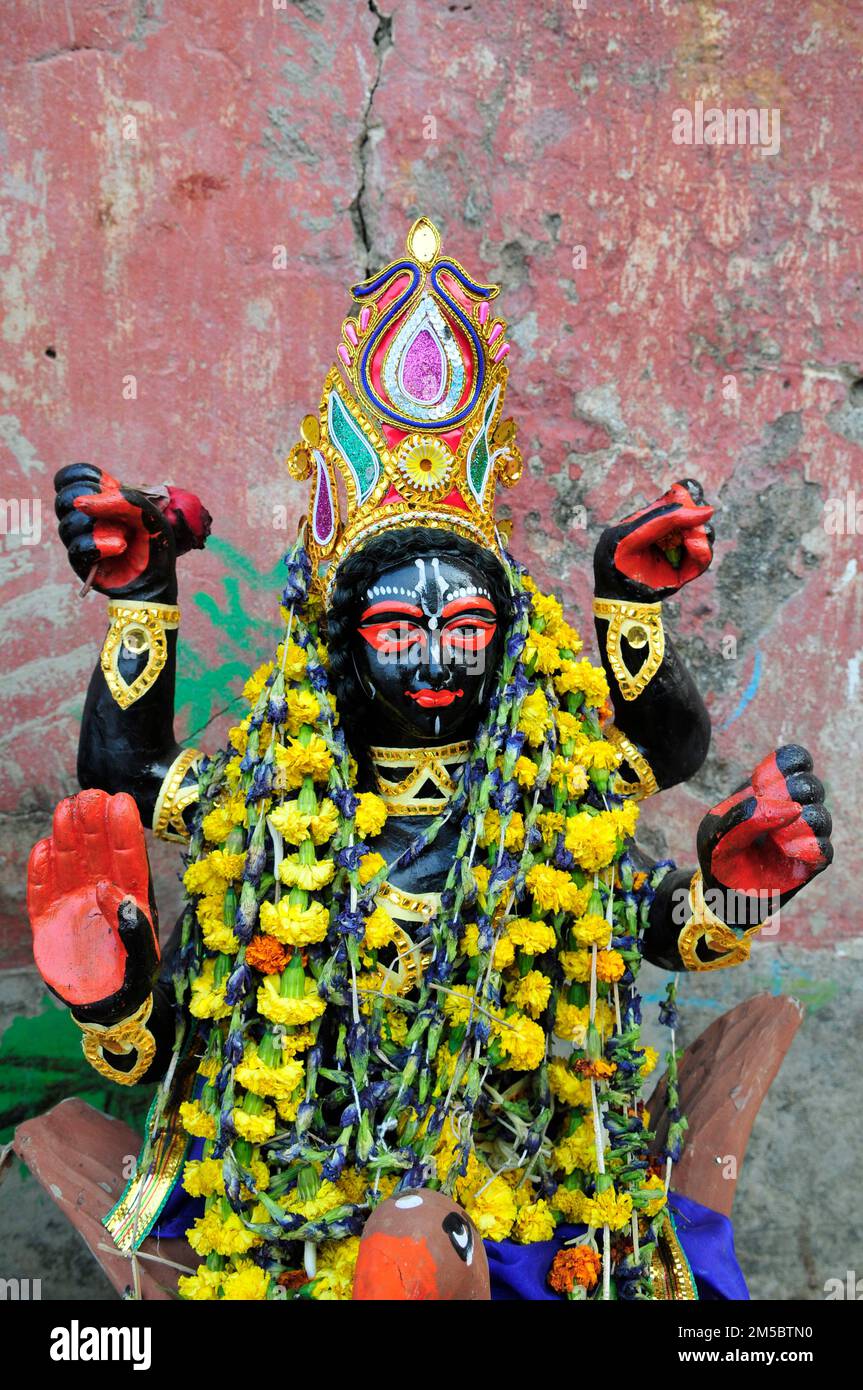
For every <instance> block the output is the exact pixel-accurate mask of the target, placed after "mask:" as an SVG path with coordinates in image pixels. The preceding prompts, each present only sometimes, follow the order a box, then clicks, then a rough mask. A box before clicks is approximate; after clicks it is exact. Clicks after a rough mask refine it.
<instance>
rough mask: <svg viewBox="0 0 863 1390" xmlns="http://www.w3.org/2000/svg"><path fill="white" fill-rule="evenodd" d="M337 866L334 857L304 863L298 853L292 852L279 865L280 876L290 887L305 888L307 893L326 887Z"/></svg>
mask: <svg viewBox="0 0 863 1390" xmlns="http://www.w3.org/2000/svg"><path fill="white" fill-rule="evenodd" d="M335 872H336V866H335V863H334V862H333V860H332V859H319V860H316V861H315V862H314V863H313V864H304V863H303V861H302V860H301V859H300V858H298V856H297V855H295V854H291V855H288V856H287V857H286V858H284V859H283V860H282V862H281V864H280V865H279V878H280V879H281V880H282V883H285V884H287V886H288V887H289V888H304V889H305V891H306V892H307V893H315V892H317V890H318V889H319V888H325V887H326V885H327V884H328V883H331V882H332V880H333V875H334V874H335Z"/></svg>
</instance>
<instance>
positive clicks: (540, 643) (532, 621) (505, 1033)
mask: <svg viewBox="0 0 863 1390" xmlns="http://www.w3.org/2000/svg"><path fill="white" fill-rule="evenodd" d="M286 563H287V567H288V583H287V586H286V589H285V593H284V595H283V603H284V607H283V609H282V612H283V615H284V618H285V622H286V632H285V637H284V640H283V642H282V643H280V645H279V647H278V650H277V652H276V656H275V660H274V661H273V662H270V663H266V664H265V665H263V666H261V667H260V668H258V670H257V671H256V672H255V673H254V674H253V676H251V677H250V679H249V680H248V681H247V683H246V687H245V695H246V698H247V700H248V702H249V706H250V708H249V713H248V714H247V716H246V717H245V718H244V719H243V720H242V721H241V723H240V724H239V725H238V726H237V727H236V728H235V729H232V730H231V732H230V736H229V744H228V747H227V748H226V750H225V751H224V752H223V753H222V754H220V755H218V756H217V757H216V758H214V759H213V760H211V761H210V762H208V763H205V765H204V768H203V771H202V774H201V783H200V804H199V809H198V816H197V819H196V823H195V826H194V829H193V834H192V841H191V845H190V850H189V856H188V867H187V869H186V872H185V886H186V890H187V894H188V901H187V908H186V911H185V914H184V918H183V929H182V941H181V949H180V953H179V957H178V961H179V965H178V969H177V974H176V977H175V988H176V992H177V999H178V1004H180V1005H182V1006H183V1007H185V1008H186V1009H187V1010H188V1011H189V1013H191V1015H192V1016H193V1018H194V1019H195V1020H196V1026H197V1029H198V1035H197V1039H196V1051H197V1052H198V1053H199V1055H200V1057H201V1062H200V1068H199V1070H200V1075H199V1080H198V1086H197V1088H196V1092H195V1095H194V1098H193V1099H192V1100H191V1101H187V1102H186V1103H184V1105H183V1106H182V1107H181V1118H182V1122H183V1124H184V1125H185V1128H186V1130H187V1132H188V1133H189V1134H190V1135H192V1136H194V1137H196V1138H198V1139H200V1140H202V1141H203V1153H202V1155H201V1156H200V1157H198V1158H195V1159H194V1160H192V1161H190V1162H188V1163H187V1165H186V1173H185V1178H184V1181H185V1185H186V1189H187V1191H189V1192H190V1193H192V1194H193V1195H198V1196H201V1197H203V1199H204V1201H205V1209H204V1213H203V1215H202V1216H201V1217H199V1218H198V1219H197V1220H196V1222H195V1224H194V1226H193V1227H192V1228H191V1230H190V1231H189V1240H190V1243H191V1244H192V1246H193V1248H194V1249H195V1250H197V1251H198V1252H199V1253H200V1254H201V1255H202V1256H203V1257H204V1259H205V1263H204V1264H203V1265H202V1266H201V1268H200V1269H199V1270H198V1271H197V1272H196V1273H195V1274H194V1275H192V1276H188V1277H184V1278H183V1279H181V1280H180V1289H181V1293H182V1295H183V1296H184V1297H186V1298H192V1299H207V1300H210V1299H219V1298H225V1299H238V1298H242V1299H250V1300H251V1299H263V1298H271V1299H272V1298H277V1299H278V1298H288V1297H290V1298H295V1297H300V1298H303V1297H314V1298H320V1299H343V1298H349V1297H350V1293H351V1285H352V1278H353V1267H354V1264H355V1261H356V1249H357V1246H358V1236H359V1234H360V1232H361V1230H362V1227H363V1224H364V1221H365V1218H366V1216H367V1215H368V1212H369V1211H370V1210H371V1208H372V1207H373V1206H374V1205H375V1204H376V1203H377V1202H379V1201H381V1200H383V1198H384V1197H386V1196H387V1195H388V1194H389V1193H390V1192H392V1191H393V1190H394V1189H395V1188H396V1187H397V1185H399V1184H401V1185H404V1186H410V1185H415V1184H418V1183H431V1184H433V1185H436V1186H438V1187H440V1188H442V1189H443V1190H444V1191H446V1192H448V1193H451V1194H452V1195H453V1196H454V1197H455V1198H456V1199H457V1200H459V1201H461V1202H462V1203H463V1204H464V1206H465V1207H466V1209H467V1211H468V1212H469V1213H470V1215H471V1217H472V1219H473V1221H474V1222H475V1224H476V1226H477V1228H478V1229H479V1231H480V1233H481V1234H482V1235H483V1236H486V1237H489V1238H491V1239H495V1240H500V1239H504V1238H507V1237H512V1238H514V1239H515V1240H517V1241H521V1242H527V1243H530V1242H534V1241H541V1240H549V1239H550V1238H551V1236H552V1235H553V1233H554V1231H555V1229H556V1228H557V1226H558V1225H559V1224H560V1223H561V1222H581V1223H583V1224H585V1225H586V1227H587V1232H586V1235H585V1237H584V1239H583V1241H582V1242H581V1243H580V1244H578V1245H576V1246H574V1247H572V1246H569V1247H565V1248H564V1249H563V1250H562V1251H560V1252H559V1253H558V1255H557V1256H556V1258H555V1260H554V1263H553V1266H552V1271H551V1275H550V1280H551V1283H552V1287H554V1288H555V1289H556V1290H557V1291H558V1292H562V1293H565V1294H566V1295H567V1296H568V1297H573V1296H578V1297H608V1296H609V1293H610V1288H611V1283H612V1281H613V1280H614V1279H615V1278H616V1277H619V1278H620V1279H625V1281H626V1287H627V1293H626V1296H627V1297H632V1296H636V1297H641V1298H650V1297H652V1293H651V1285H650V1279H649V1263H650V1257H651V1254H652V1251H653V1247H654V1244H655V1241H656V1238H657V1232H658V1229H659V1227H658V1223H659V1221H661V1220H662V1219H663V1215H662V1213H663V1209H664V1205H665V1195H666V1183H665V1181H663V1179H662V1177H660V1176H658V1175H657V1174H651V1173H650V1172H649V1168H648V1161H647V1146H648V1141H649V1139H650V1137H651V1136H650V1133H649V1131H648V1130H647V1128H646V1127H645V1124H644V1121H643V1115H642V1107H641V1102H640V1091H641V1085H642V1082H643V1077H644V1075H645V1074H646V1071H647V1069H648V1067H649V1066H650V1065H652V1064H654V1063H655V1056H654V1057H653V1058H651V1056H650V1055H649V1052H646V1051H645V1049H644V1048H643V1047H642V1046H641V1044H640V1041H639V1036H640V1019H641V1013H640V1001H639V998H638V995H637V992H636V989H635V977H636V974H637V970H638V963H639V959H640V953H639V949H638V942H639V936H640V933H641V931H642V930H643V926H644V923H645V920H646V912H647V907H648V905H649V901H650V898H651V896H652V892H653V889H654V888H655V885H656V883H657V882H658V881H659V879H660V878H661V876H662V873H663V872H665V871H666V869H667V867H668V866H666V865H663V866H659V867H658V869H657V870H655V871H653V872H652V874H651V876H650V877H648V876H646V875H644V874H639V875H636V874H635V872H634V870H633V867H632V864H631V862H630V860H629V857H628V855H627V853H626V841H627V839H628V838H629V837H630V836H631V835H632V833H633V830H634V828H635V824H636V820H637V817H638V807H637V805H636V804H635V803H634V802H622V801H621V800H620V798H619V797H617V796H616V795H614V793H613V791H612V784H613V778H614V771H615V768H616V766H617V763H618V761H619V754H618V753H617V752H616V751H615V750H614V748H613V747H612V746H611V745H610V744H609V743H607V742H606V740H605V739H604V737H603V733H602V729H601V726H600V711H601V710H602V709H603V707H604V706H605V704H606V701H607V698H608V686H607V683H606V681H605V677H604V675H603V673H602V672H601V671H600V670H598V669H597V668H595V667H594V666H592V665H591V664H590V663H589V662H588V661H586V660H583V659H577V657H578V652H579V651H580V648H581V642H580V639H579V638H578V636H577V634H576V633H575V632H574V631H573V629H572V628H571V627H569V626H568V625H567V624H566V623H565V622H564V620H563V615H562V610H561V607H560V604H559V603H558V601H557V600H556V599H554V598H553V597H551V596H549V595H543V594H541V593H540V592H539V591H538V590H537V589H536V587H535V585H534V584H533V583H532V581H531V580H530V578H529V577H528V576H527V575H526V574H525V573H524V571H523V570H521V569H520V568H519V567H518V566H517V565H516V564H515V563H514V562H510V563H509V565H508V577H509V580H510V583H511V586H512V592H513V601H514V610H515V616H514V618H513V621H512V624H511V627H510V630H509V632H508V634H507V640H506V646H505V655H504V658H503V662H502V668H501V672H500V678H499V681H498V685H497V688H496V690H495V691H494V693H493V695H492V698H491V701H490V705H489V711H488V716H487V719H486V722H485V724H484V725H483V727H482V728H481V729H480V730H479V732H478V734H477V736H476V739H475V741H474V745H473V752H472V755H471V758H470V760H469V762H468V763H467V764H466V765H465V768H464V769H463V772H462V776H461V780H460V782H459V784H458V787H457V791H456V793H455V795H454V797H453V800H452V802H451V804H450V806H449V807H448V809H447V812H446V813H445V815H447V816H455V817H456V820H457V823H458V824H459V826H460V838H459V842H458V846H457V850H456V853H455V856H454V860H453V865H452V868H451V870H450V873H449V876H448V878H447V881H446V883H445V885H444V889H443V893H442V896H441V907H440V910H439V912H438V913H437V914H436V916H435V917H434V919H433V920H432V922H431V923H430V925H429V926H428V928H427V929H426V934H425V935H424V937H423V940H422V945H423V951H424V954H425V955H426V956H427V958H428V963H427V964H426V966H425V969H424V973H423V976H422V979H421V981H420V985H419V987H418V989H417V991H416V995H415V997H413V998H400V997H396V996H393V995H392V994H389V993H388V992H387V990H386V989H385V988H383V987H382V986H381V979H382V975H381V972H380V962H379V960H378V953H379V952H382V951H384V950H385V949H386V947H387V946H388V944H389V943H390V942H391V940H392V928H393V924H392V921H391V919H390V918H389V916H388V914H387V913H386V911H385V910H384V909H383V908H382V907H381V906H379V905H378V904H377V903H376V894H377V890H378V888H379V887H380V885H381V883H382V882H383V881H384V879H385V877H386V874H387V872H388V866H387V865H386V864H385V863H384V861H383V859H382V858H381V856H380V855H378V854H376V853H375V852H374V851H373V850H371V849H370V848H369V845H368V843H367V841H368V840H369V839H373V838H374V836H375V835H377V834H378V833H379V832H380V830H381V828H382V827H383V825H384V823H385V820H386V808H385V806H384V804H383V802H382V801H381V799H380V798H379V797H378V796H376V795H375V794H374V793H372V792H369V791H366V790H359V789H357V788H356V787H355V767H354V764H353V761H352V759H351V758H350V756H349V753H348V749H347V746H346V743H345V740H344V736H343V734H342V732H341V730H340V728H339V724H338V718H337V714H336V712H335V709H334V701H333V699H332V696H331V693H330V690H329V686H328V680H327V672H326V649H325V646H324V645H323V642H322V640H321V638H322V633H323V630H324V625H323V614H322V613H321V611H320V609H319V608H318V607H317V606H316V603H315V601H314V600H313V599H312V598H311V597H310V594H309V581H310V578H311V575H310V567H309V561H308V558H307V556H306V554H305V552H304V550H303V549H302V546H301V545H299V544H298V546H297V547H296V548H295V549H294V551H293V552H292V553H291V554H290V555H289V556H288V557H287V561H286ZM443 819H444V816H441V817H438V818H437V819H436V820H435V821H434V822H433V823H432V824H431V825H430V827H429V828H428V829H427V830H426V831H425V832H424V833H423V834H422V835H420V836H419V837H418V839H417V841H416V842H415V844H414V846H412V847H411V850H410V851H408V853H416V852H418V850H419V849H420V848H421V847H422V846H423V845H424V844H428V843H431V841H432V840H433V839H434V837H435V835H436V834H437V832H438V830H439V828H440V825H441V824H442V823H443ZM390 868H391V866H390ZM673 1010H674V996H673V994H670V995H669V999H668V1001H667V1004H666V1019H667V1018H668V1017H669V1016H670V1015H671V1013H673ZM181 1045H182V1039H181V1038H180V1037H179V1036H178V1048H179V1047H180V1046H181ZM560 1053H566V1054H567V1055H558V1054H560ZM673 1084H674V1083H673V1079H672V1078H670V1096H673V1098H674V1105H675V1106H676V1091H673V1090H672V1086H673ZM166 1104H167V1094H166V1093H165V1094H162V1095H161V1096H160V1097H159V1099H158V1101H157V1113H161V1111H163V1110H164V1107H165V1105H166ZM684 1126H685V1121H682V1120H681V1118H680V1116H679V1113H678V1112H676V1110H675V1113H674V1114H673V1115H672V1130H671V1134H670V1138H669V1144H670V1145H671V1146H672V1149H674V1148H676V1147H677V1146H679V1142H680V1138H681V1136H682V1129H683V1127H684ZM672 1156H673V1155H672ZM612 1232H615V1233H618V1234H617V1235H616V1237H615V1250H616V1251H618V1256H617V1258H616V1259H615V1260H613V1259H612V1254H611V1244H610V1234H611V1233H612ZM621 1241H622V1242H623V1245H622V1246H621V1245H620V1242H621ZM600 1247H601V1249H600ZM621 1249H623V1255H620V1253H619V1252H620V1250H621ZM612 1266H614V1267H612ZM304 1271H305V1272H304ZM616 1271H619V1275H618V1274H616ZM574 1290H575V1293H574V1292H573V1291H574Z"/></svg>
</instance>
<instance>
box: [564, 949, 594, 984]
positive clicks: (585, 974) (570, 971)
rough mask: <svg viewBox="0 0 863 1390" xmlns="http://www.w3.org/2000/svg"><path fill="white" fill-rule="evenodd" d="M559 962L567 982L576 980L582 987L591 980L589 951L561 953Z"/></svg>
mask: <svg viewBox="0 0 863 1390" xmlns="http://www.w3.org/2000/svg"><path fill="white" fill-rule="evenodd" d="M558 960H559V961H560V968H561V970H562V971H563V973H564V975H565V977H566V979H567V980H575V982H576V983H577V984H580V985H585V984H587V982H588V980H589V979H590V952H589V951H561V953H560V955H559V956H558Z"/></svg>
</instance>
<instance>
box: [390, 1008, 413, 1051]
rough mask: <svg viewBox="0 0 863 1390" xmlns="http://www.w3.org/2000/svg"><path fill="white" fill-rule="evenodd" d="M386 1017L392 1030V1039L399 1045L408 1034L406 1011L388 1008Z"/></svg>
mask: <svg viewBox="0 0 863 1390" xmlns="http://www.w3.org/2000/svg"><path fill="white" fill-rule="evenodd" d="M384 1018H385V1020H386V1023H387V1026H388V1028H389V1031H390V1041H391V1042H394V1043H395V1044H396V1045H397V1046H398V1045H400V1044H401V1043H403V1042H404V1040H405V1038H406V1037H407V1035H408V1021H407V1018H406V1017H405V1014H404V1012H403V1011H402V1010H401V1009H387V1010H385V1013H384Z"/></svg>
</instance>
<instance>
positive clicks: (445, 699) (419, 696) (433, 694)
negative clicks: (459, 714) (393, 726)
mask: <svg viewBox="0 0 863 1390" xmlns="http://www.w3.org/2000/svg"><path fill="white" fill-rule="evenodd" d="M405 694H406V695H407V697H408V699H409V700H416V702H417V704H418V705H422V707H423V709H439V708H440V706H441V705H451V704H452V703H453V701H454V700H457V699H458V698H459V696H460V695H463V694H464V691H463V690H418V691H416V693H414V691H413V690H406V691H405Z"/></svg>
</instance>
